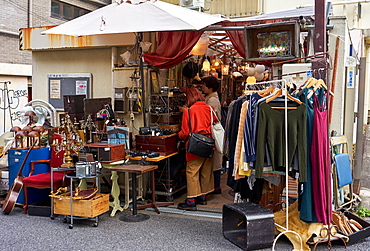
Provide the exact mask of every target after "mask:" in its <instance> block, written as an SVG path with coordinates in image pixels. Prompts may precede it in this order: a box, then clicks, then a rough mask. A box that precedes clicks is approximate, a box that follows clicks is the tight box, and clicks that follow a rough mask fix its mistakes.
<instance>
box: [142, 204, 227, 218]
mask: <svg viewBox="0 0 370 251" xmlns="http://www.w3.org/2000/svg"><path fill="white" fill-rule="evenodd" d="M158 209H159V211H160V212H163V213H171V214H184V215H190V216H200V217H209V218H215V219H222V214H220V213H211V212H204V211H186V210H181V209H177V208H171V207H159V208H158ZM146 210H149V211H154V209H153V208H147V209H146Z"/></svg>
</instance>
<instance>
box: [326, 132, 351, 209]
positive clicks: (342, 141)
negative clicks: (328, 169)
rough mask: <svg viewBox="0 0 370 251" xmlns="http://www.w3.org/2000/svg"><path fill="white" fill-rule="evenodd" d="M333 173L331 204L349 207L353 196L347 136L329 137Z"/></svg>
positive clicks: (336, 206) (339, 207)
mask: <svg viewBox="0 0 370 251" xmlns="http://www.w3.org/2000/svg"><path fill="white" fill-rule="evenodd" d="M330 146H331V155H332V158H333V161H332V163H333V164H332V173H333V195H334V196H333V204H334V207H335V209H341V208H346V209H350V208H351V207H352V204H353V202H355V200H356V199H355V196H354V194H353V179H352V162H351V157H350V155H349V154H348V144H347V136H346V135H339V136H333V137H330Z"/></svg>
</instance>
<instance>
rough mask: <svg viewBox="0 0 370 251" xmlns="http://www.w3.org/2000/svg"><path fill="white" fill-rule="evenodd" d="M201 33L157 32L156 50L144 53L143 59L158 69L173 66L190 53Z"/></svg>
mask: <svg viewBox="0 0 370 251" xmlns="http://www.w3.org/2000/svg"><path fill="white" fill-rule="evenodd" d="M202 34H203V31H169V32H167V31H162V32H158V42H157V44H158V46H157V50H156V51H155V52H150V53H145V54H144V55H143V58H144V61H145V62H147V63H148V64H150V65H152V66H155V67H157V68H160V69H167V68H171V67H174V66H176V65H178V64H179V63H181V62H182V61H183V60H184V58H185V57H186V56H187V55H188V54H189V53H190V51H191V50H192V49H193V47H194V45H195V44H196V43H197V41H198V39H199V38H200V36H201V35H202Z"/></svg>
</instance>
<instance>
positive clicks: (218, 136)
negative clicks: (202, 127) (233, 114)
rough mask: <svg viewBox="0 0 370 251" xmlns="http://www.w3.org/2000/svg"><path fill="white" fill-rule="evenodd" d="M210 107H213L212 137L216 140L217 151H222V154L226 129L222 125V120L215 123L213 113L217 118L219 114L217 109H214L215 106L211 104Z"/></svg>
mask: <svg viewBox="0 0 370 251" xmlns="http://www.w3.org/2000/svg"><path fill="white" fill-rule="evenodd" d="M209 108H210V109H211V123H212V127H211V131H212V137H213V139H214V140H215V146H216V151H217V152H218V153H221V154H222V153H223V149H224V136H225V130H224V128H223V127H222V125H221V123H220V121H218V122H216V123H215V124H213V116H212V115H215V116H216V118H217V115H216V113H215V111H214V110H213V108H212V107H211V106H210V107H209Z"/></svg>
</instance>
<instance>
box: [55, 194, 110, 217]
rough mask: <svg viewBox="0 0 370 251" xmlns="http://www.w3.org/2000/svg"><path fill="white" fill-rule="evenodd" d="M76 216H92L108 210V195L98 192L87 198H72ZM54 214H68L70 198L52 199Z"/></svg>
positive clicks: (73, 213)
mask: <svg viewBox="0 0 370 251" xmlns="http://www.w3.org/2000/svg"><path fill="white" fill-rule="evenodd" d="M72 201H73V212H72V215H73V216H76V217H86V218H94V217H97V216H99V215H101V214H103V213H105V212H107V211H108V210H109V195H108V194H102V193H98V194H96V195H95V196H94V197H93V198H91V199H89V200H72ZM53 203H54V214H61V215H70V214H71V212H70V199H69V198H62V199H54V200H53Z"/></svg>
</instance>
